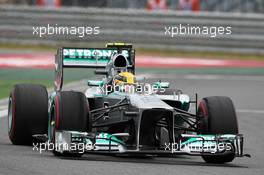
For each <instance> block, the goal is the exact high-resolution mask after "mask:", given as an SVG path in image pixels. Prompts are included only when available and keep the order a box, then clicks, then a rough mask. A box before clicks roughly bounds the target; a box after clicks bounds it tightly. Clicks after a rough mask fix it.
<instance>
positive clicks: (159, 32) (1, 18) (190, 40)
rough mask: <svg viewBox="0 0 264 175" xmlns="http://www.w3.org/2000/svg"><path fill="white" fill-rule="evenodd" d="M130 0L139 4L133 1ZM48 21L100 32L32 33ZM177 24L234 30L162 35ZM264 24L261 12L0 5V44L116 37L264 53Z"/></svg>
mask: <svg viewBox="0 0 264 175" xmlns="http://www.w3.org/2000/svg"><path fill="white" fill-rule="evenodd" d="M72 2H73V1H72ZM96 2H98V3H99V2H103V1H96ZM107 2H108V3H109V2H111V1H107ZM113 2H114V0H113ZM115 2H116V3H117V2H118V1H115ZM119 2H121V1H119ZM125 2H128V1H125ZM133 2H138V3H139V1H136V0H135V1H133ZM144 2H145V1H144ZM231 2H235V1H231ZM237 2H238V1H237ZM60 3H61V2H60ZM135 4H136V3H135ZM135 4H134V5H135ZM57 5H58V4H57ZM78 5H79V4H78ZM135 7H137V6H135ZM209 11H210V10H209ZM48 24H50V25H52V26H55V25H56V26H63V27H64V26H68V27H72V26H75V27H79V26H91V27H99V28H100V33H99V34H98V35H86V36H85V37H78V36H77V35H45V36H42V37H39V36H38V35H34V34H33V32H34V30H33V27H39V26H47V25H48ZM179 24H182V25H186V26H187V25H189V26H200V27H202V26H209V27H210V26H215V27H219V26H223V27H228V26H230V27H232V34H231V35H219V36H217V37H215V38H211V37H208V36H204V35H179V36H174V37H173V38H172V37H170V36H169V35H165V31H166V30H165V27H169V26H178V25H179ZM263 29H264V14H262V13H258V14H257V13H255V14H253V13H220V12H191V11H188V12H186V11H174V10H166V11H164V10H160V11H150V10H146V9H135V8H128V9H121V8H96V7H93V8H91V7H89V8H80V7H71V8H67V7H60V8H54V7H53V8H46V7H35V6H14V5H1V6H0V43H2V44H5V43H18V44H19V43H20V44H46V45H60V46H62V45H65V46H69V45H71V46H81V47H87V46H95V45H98V46H99V45H101V46H102V44H105V43H106V42H115V41H120V42H129V43H133V44H135V46H136V47H143V48H153V49H156V48H157V49H176V50H183V51H216V52H237V53H250V54H264V30H263Z"/></svg>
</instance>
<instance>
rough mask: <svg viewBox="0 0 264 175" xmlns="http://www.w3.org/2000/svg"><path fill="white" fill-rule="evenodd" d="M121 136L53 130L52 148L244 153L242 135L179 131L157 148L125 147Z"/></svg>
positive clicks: (128, 151)
mask: <svg viewBox="0 0 264 175" xmlns="http://www.w3.org/2000/svg"><path fill="white" fill-rule="evenodd" d="M122 137H129V134H128V133H116V134H108V133H97V134H94V133H87V132H76V131H56V133H55V140H56V142H55V148H56V151H57V152H61V153H63V152H77V153H85V152H93V153H111V154H146V155H163V154H166V155H193V156H201V155H225V154H234V155H235V156H236V157H243V156H247V157H250V155H248V154H244V153H243V135H241V134H237V135H231V134H224V135H193V134H182V135H181V139H180V140H179V142H177V143H165V145H164V146H161V147H158V148H148V147H145V146H140V145H139V147H135V148H134V149H133V148H131V147H127V146H126V145H125V143H124V142H123V141H122V139H119V138H122Z"/></svg>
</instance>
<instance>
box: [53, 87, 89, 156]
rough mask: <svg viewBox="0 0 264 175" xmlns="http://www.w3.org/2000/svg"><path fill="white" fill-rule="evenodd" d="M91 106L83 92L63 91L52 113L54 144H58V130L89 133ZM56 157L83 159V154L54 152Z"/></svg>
mask: <svg viewBox="0 0 264 175" xmlns="http://www.w3.org/2000/svg"><path fill="white" fill-rule="evenodd" d="M89 118H90V115H89V105H88V102H87V99H86V97H85V95H84V94H83V93H81V92H73V91H62V92H60V93H58V94H57V95H56V97H55V100H54V108H53V111H52V113H51V121H50V133H51V134H52V136H51V139H52V142H53V143H56V141H55V136H54V133H55V131H56V130H64V131H78V132H87V131H88V129H89V128H90V123H89V122H90V120H89ZM53 153H54V155H56V156H69V157H81V156H82V155H83V153H78V152H77V153H76V152H63V153H60V152H58V151H56V150H54V151H53Z"/></svg>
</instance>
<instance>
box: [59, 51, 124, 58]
mask: <svg viewBox="0 0 264 175" xmlns="http://www.w3.org/2000/svg"><path fill="white" fill-rule="evenodd" d="M116 52H117V50H112V49H111V50H110V49H63V57H64V59H71V58H72V59H74V58H77V59H78V58H80V59H82V58H84V59H85V58H95V59H96V58H100V59H110V58H111V56H112V55H113V53H116ZM122 55H124V56H125V57H129V53H128V50H123V51H122Z"/></svg>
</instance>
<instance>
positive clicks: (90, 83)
mask: <svg viewBox="0 0 264 175" xmlns="http://www.w3.org/2000/svg"><path fill="white" fill-rule="evenodd" d="M87 85H88V86H103V85H104V82H103V81H100V80H88V83H87Z"/></svg>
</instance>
